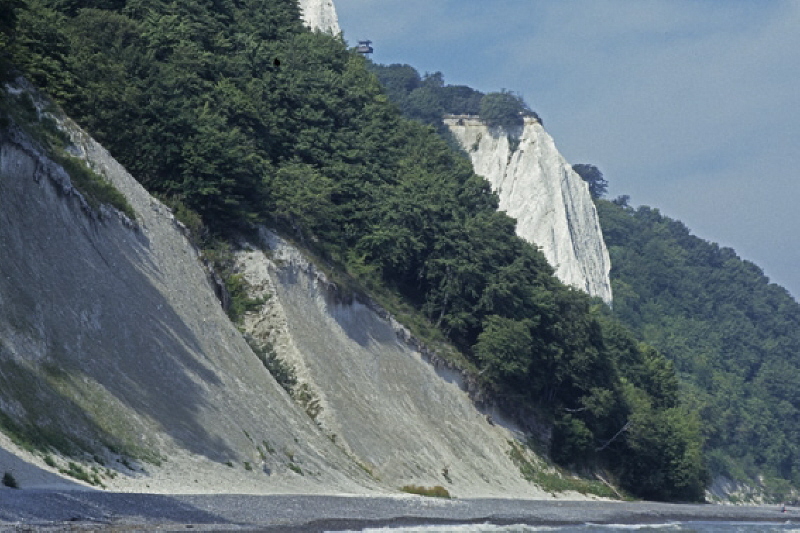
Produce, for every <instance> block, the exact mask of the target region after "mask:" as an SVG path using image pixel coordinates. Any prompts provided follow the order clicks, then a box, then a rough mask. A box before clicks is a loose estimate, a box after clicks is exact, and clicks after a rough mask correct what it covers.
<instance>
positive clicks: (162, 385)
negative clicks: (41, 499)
mask: <svg viewBox="0 0 800 533" xmlns="http://www.w3.org/2000/svg"><path fill="white" fill-rule="evenodd" d="M70 133H71V135H72V139H73V142H74V143H75V146H74V147H73V151H74V152H75V153H79V154H81V155H82V156H83V157H85V158H86V159H88V161H90V163H91V166H92V167H93V168H94V169H95V170H96V171H97V172H98V173H100V174H101V175H103V176H105V177H106V178H107V179H108V180H110V181H111V182H112V183H113V184H114V185H115V186H116V187H117V188H118V189H119V190H120V191H121V192H122V193H123V194H124V195H125V196H126V197H127V199H128V201H129V202H130V204H131V205H132V206H133V208H134V209H135V211H136V213H137V216H136V221H135V223H132V222H131V221H129V220H127V219H125V218H124V217H123V216H121V215H120V214H119V213H117V212H116V211H114V210H112V209H102V210H101V211H94V210H92V209H91V208H89V206H88V205H87V203H86V202H85V200H84V199H83V197H82V196H81V195H80V194H79V193H78V192H77V191H76V190H75V189H74V188H73V187H72V185H71V182H70V179H69V177H68V176H67V174H66V173H65V171H64V170H63V169H62V168H61V167H60V166H58V165H57V164H55V163H53V162H52V161H51V160H50V159H49V158H48V157H47V156H46V154H45V153H43V151H42V150H41V149H40V148H38V147H37V145H36V144H35V143H34V142H32V141H31V140H30V139H29V138H28V137H27V136H25V135H24V134H22V133H21V132H20V131H19V130H17V129H16V128H14V127H12V128H11V129H10V130H9V129H6V130H4V131H0V250H2V252H1V253H0V411H2V412H3V413H6V414H7V415H9V417H10V418H11V419H12V420H14V421H15V422H16V423H17V424H19V425H20V426H21V427H27V428H28V429H29V430H31V431H34V428H38V429H39V430H40V433H41V432H42V431H44V432H49V433H48V435H50V436H49V437H44V438H45V439H48V438H50V439H53V441H54V442H55V441H56V440H57V438H56V437H55V436H58V438H60V436H64V437H66V438H68V439H69V440H70V441H72V442H73V443H79V445H80V443H83V446H84V449H87V450H90V453H95V454H98V453H99V454H101V455H103V453H104V452H102V448H103V447H102V446H101V445H100V443H105V444H108V445H110V446H111V447H112V448H113V449H114V450H117V451H120V452H123V454H127V455H129V456H132V457H134V458H137V457H139V458H150V459H153V460H155V458H157V457H160V458H162V459H166V460H165V461H164V462H163V465H162V467H161V470H165V469H166V470H169V469H170V468H171V467H172V466H174V461H173V460H172V459H174V458H176V457H178V456H186V457H189V458H191V459H192V461H195V463H196V464H197V465H198V468H197V470H196V471H193V472H188V473H186V476H187V478H185V479H182V480H181V479H177V480H176V481H175V484H176V487H177V488H176V487H172V488H170V490H181V484H184V485H185V488H184V489H183V490H184V491H190V492H197V491H200V485H192V484H191V478H189V476H191V477H192V478H194V479H197V478H198V477H201V478H202V476H203V472H202V470H203V468H205V466H201V465H207V466H210V467H213V466H218V467H220V468H219V469H218V470H217V472H216V473H209V475H208V477H207V479H206V480H205V481H207V482H210V483H212V484H213V487H212V488H213V490H220V491H226V490H228V491H234V490H235V491H238V492H242V491H247V492H251V491H264V492H270V491H286V490H304V491H318V490H327V491H330V490H334V491H363V490H364V489H363V486H364V484H366V485H367V486H369V485H372V484H373V483H372V481H371V480H370V479H369V477H368V476H367V475H366V474H365V473H364V472H363V471H362V470H361V469H360V468H358V467H357V466H356V465H355V464H354V463H353V462H352V461H351V460H350V459H349V458H347V457H346V456H345V455H344V454H343V453H341V452H340V450H339V449H338V448H336V447H335V446H333V445H332V443H331V442H330V441H329V440H328V439H326V438H325V437H324V436H323V435H321V433H320V432H319V431H318V429H317V427H316V426H315V425H314V423H313V422H312V421H311V420H310V419H309V418H308V417H307V415H306V414H305V413H303V412H302V410H301V409H299V408H298V407H297V405H296V404H295V403H294V402H293V401H292V400H291V399H290V398H289V397H288V395H287V394H286V393H285V392H284V391H283V390H282V389H281V388H280V387H279V386H278V385H277V383H276V382H275V381H274V380H273V379H272V377H271V376H270V375H269V373H268V372H267V371H266V370H265V368H264V367H263V365H262V364H261V362H260V361H259V360H258V358H257V357H256V356H255V354H253V352H252V351H251V350H250V348H249V347H248V345H247V343H246V342H245V341H244V340H243V338H242V336H241V334H240V333H239V332H238V331H237V329H236V328H235V327H234V326H233V325H232V324H231V323H230V321H229V320H228V318H227V316H226V315H225V313H224V312H223V310H222V309H221V306H220V304H219V302H218V301H217V299H216V297H215V295H214V291H213V289H212V286H211V285H210V283H209V281H208V279H207V274H206V272H205V270H204V268H203V267H202V264H201V261H200V259H199V257H198V253H197V251H196V250H195V249H194V247H193V246H192V245H191V244H190V243H189V241H187V239H186V238H185V237H184V235H183V233H182V229H181V227H180V224H179V223H178V222H177V221H176V220H175V219H174V217H173V216H172V215H171V213H170V212H169V210H168V209H167V208H166V207H164V206H163V205H162V204H161V203H159V202H158V201H156V200H155V199H153V198H152V197H151V196H149V195H148V194H147V193H146V192H145V191H144V189H143V188H142V187H141V186H139V184H138V183H137V182H136V181H135V180H134V179H133V178H132V177H131V176H130V175H129V174H127V173H126V172H125V170H124V169H123V168H121V167H120V166H119V164H118V163H117V162H116V161H114V160H113V159H112V158H111V157H110V156H109V154H108V153H107V152H106V151H105V150H104V149H103V148H102V147H100V146H99V145H98V144H96V143H95V142H94V141H92V140H91V139H90V138H88V136H86V135H85V134H83V133H82V132H81V131H80V130H78V129H77V128H76V127H74V126H73V127H71V128H70ZM5 442H6V443H7V441H5ZM12 451H13V450H12ZM106 458H107V460H110V459H112V458H113V454H108V455H107V456H106ZM131 461H132V459H131ZM228 462H230V464H231V465H233V468H230V467H229V466H225V464H226V463H228ZM245 462H247V463H250V466H251V468H252V470H245V469H244V468H245ZM40 463H41V461H40ZM41 464H42V466H43V463H41ZM111 464H114V465H116V468H117V469H118V470H119V471H120V472H122V473H123V474H126V475H124V476H119V477H118V478H117V480H116V483H122V482H123V481H125V479H127V480H128V481H130V480H134V481H135V479H139V480H140V481H141V484H140V488H141V489H143V490H144V489H145V487H144V486H143V485H144V484H145V483H147V482H148V477H147V476H143V475H142V473H141V471H139V470H138V469H135V470H136V471H135V472H134V471H132V470H130V469H128V468H127V467H123V466H121V465H120V464H118V463H113V462H112V463H111ZM0 466H2V465H0ZM292 467H294V469H292ZM297 468H300V469H302V470H303V472H304V473H308V474H311V475H306V476H301V475H298V473H296V472H295V471H294V470H296V469H297ZM147 469H148V470H150V471H156V470H159V469H158V468H156V467H155V466H152V465H149V464H148V465H147ZM228 471H230V472H231V474H225V473H226V472H228ZM226 476H227V477H226ZM134 478H135V479H134ZM20 481H21V482H22V484H23V486H26V480H25V479H21V480H20ZM202 481H203V479H200V480H199V482H202ZM105 482H106V483H108V484H111V485H112V486H113V485H114V482H112V481H111V480H105Z"/></svg>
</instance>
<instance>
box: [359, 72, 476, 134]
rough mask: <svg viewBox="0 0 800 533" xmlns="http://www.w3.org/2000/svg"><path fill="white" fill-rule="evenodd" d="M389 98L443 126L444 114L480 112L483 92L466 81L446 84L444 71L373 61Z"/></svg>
mask: <svg viewBox="0 0 800 533" xmlns="http://www.w3.org/2000/svg"><path fill="white" fill-rule="evenodd" d="M368 66H369V69H370V71H372V72H374V73H375V74H376V75H377V77H378V80H380V82H381V85H383V86H384V87H385V89H386V94H387V95H388V96H389V99H390V100H391V101H392V102H394V103H395V104H397V106H398V107H399V108H400V110H401V111H402V113H403V115H405V116H406V117H408V118H412V119H415V120H419V121H420V122H423V123H425V124H429V125H431V126H434V127H435V128H441V126H442V115H444V114H451V115H478V114H479V113H480V105H481V99H482V98H483V93H481V92H480V91H476V90H475V89H472V88H471V87H467V86H465V85H445V84H444V77H443V76H442V73H441V72H435V73H433V74H426V75H425V76H424V77H423V76H420V75H419V72H417V70H416V69H415V68H414V67H412V66H411V65H399V64H394V65H377V64H373V63H370V64H369V65H368Z"/></svg>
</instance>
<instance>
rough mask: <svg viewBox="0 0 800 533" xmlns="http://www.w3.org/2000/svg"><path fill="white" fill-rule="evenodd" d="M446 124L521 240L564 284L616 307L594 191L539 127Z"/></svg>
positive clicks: (469, 121)
mask: <svg viewBox="0 0 800 533" xmlns="http://www.w3.org/2000/svg"><path fill="white" fill-rule="evenodd" d="M445 123H446V124H447V126H448V127H449V128H450V131H451V132H452V133H453V134H454V135H455V136H456V138H457V139H458V140H459V142H460V143H461V146H462V147H464V149H465V150H466V151H467V152H468V154H469V156H470V159H471V160H472V165H473V167H474V169H475V172H476V173H477V174H479V175H481V176H483V177H484V178H486V179H487V180H488V181H489V182H490V183H491V184H492V188H493V189H494V191H495V192H497V193H498V195H499V197H500V209H501V210H502V211H505V212H506V213H508V215H509V216H511V217H513V218H515V219H516V220H517V234H518V235H519V236H520V237H522V238H524V239H525V240H527V241H529V242H532V243H534V244H536V245H537V246H539V247H540V248H541V250H542V252H543V253H544V255H545V257H546V258H547V260H548V261H549V262H550V264H551V265H552V267H553V268H554V269H555V271H556V276H558V278H559V279H560V280H561V281H563V282H564V283H566V284H568V285H571V286H573V287H576V288H578V289H581V290H583V291H585V292H587V293H588V294H590V295H591V296H597V297H600V298H602V299H603V301H605V302H606V303H609V304H610V303H611V301H612V294H611V282H610V279H609V272H610V270H611V261H610V259H609V256H608V250H607V249H606V246H605V242H604V241H603V233H602V231H601V229H600V223H599V220H598V217H597V211H596V210H595V207H594V204H593V203H592V199H591V196H590V194H589V189H588V187H587V185H586V183H585V182H584V181H583V180H582V179H581V177H580V176H578V175H577V174H576V173H575V172H574V171H573V170H572V167H571V166H570V164H569V163H567V161H566V160H565V159H564V157H563V156H562V155H561V154H560V153H559V152H558V150H557V149H556V146H555V143H554V142H553V139H552V137H550V135H549V134H548V133H547V132H546V131H545V130H544V128H543V127H542V125H541V123H539V121H537V120H535V119H532V118H528V119H526V121H525V125H524V127H520V128H519V129H518V130H517V131H512V132H507V131H504V130H502V129H499V128H489V127H488V126H486V125H485V124H484V123H483V122H481V121H480V120H479V119H477V118H465V117H460V118H459V117H455V118H447V119H445ZM515 145H516V146H515Z"/></svg>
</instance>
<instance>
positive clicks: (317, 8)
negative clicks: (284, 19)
mask: <svg viewBox="0 0 800 533" xmlns="http://www.w3.org/2000/svg"><path fill="white" fill-rule="evenodd" d="M300 10H301V12H302V14H303V22H305V24H306V26H308V27H309V28H311V29H312V30H319V31H321V32H325V33H330V34H333V35H339V33H341V31H342V30H341V29H340V28H339V17H337V16H336V7H335V6H334V5H333V0H300Z"/></svg>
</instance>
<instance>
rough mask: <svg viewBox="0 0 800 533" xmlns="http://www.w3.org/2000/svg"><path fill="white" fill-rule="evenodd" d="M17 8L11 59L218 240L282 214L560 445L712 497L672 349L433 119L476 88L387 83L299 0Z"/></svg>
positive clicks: (472, 99) (560, 453)
mask: <svg viewBox="0 0 800 533" xmlns="http://www.w3.org/2000/svg"><path fill="white" fill-rule="evenodd" d="M24 4H25V9H23V10H21V11H20V12H19V15H20V19H19V23H18V25H17V30H18V31H17V33H18V34H17V36H16V39H17V40H18V42H19V43H20V48H19V49H18V50H17V51H16V52H14V55H13V60H14V64H15V65H16V66H17V67H18V68H19V69H20V70H21V71H22V72H24V73H25V74H26V75H27V76H29V77H30V79H32V80H33V81H34V82H35V83H36V84H37V85H39V86H40V87H42V88H44V89H46V90H47V91H49V92H50V94H51V95H53V96H54V97H56V98H57V99H58V101H59V102H60V103H61V104H62V105H63V106H64V107H65V109H66V110H67V111H68V113H70V114H71V115H72V116H73V118H75V119H76V120H78V121H79V122H80V123H81V124H82V125H83V126H84V127H86V128H87V129H88V130H89V131H90V132H91V133H92V134H93V135H95V136H96V137H97V138H98V140H100V141H101V142H102V143H103V144H104V145H105V146H106V147H108V148H109V149H110V151H111V152H112V153H113V154H114V156H115V157H116V158H117V159H119V160H120V161H121V162H122V163H123V164H124V165H125V166H126V167H127V168H128V169H129V170H130V171H131V172H132V173H133V174H134V175H135V176H136V177H137V178H138V179H139V180H140V181H141V182H142V183H143V184H144V185H145V186H146V187H148V188H149V189H150V190H151V191H153V192H155V193H158V194H160V195H161V196H162V197H163V198H166V199H168V200H169V201H171V202H172V203H173V205H176V206H178V207H179V208H180V209H181V210H183V211H191V212H195V213H197V214H199V218H201V219H202V221H203V223H204V224H205V225H206V226H207V227H208V228H210V230H211V231H212V232H214V233H216V234H219V235H230V234H235V233H236V232H238V231H240V230H242V229H246V228H248V227H250V225H251V224H253V223H259V222H267V223H271V224H277V225H279V226H280V227H282V228H283V229H284V230H286V231H289V232H291V233H292V234H293V235H294V236H296V237H297V238H298V239H299V240H301V241H302V242H304V243H306V244H307V245H309V246H313V247H314V248H315V249H316V251H317V252H318V253H319V254H321V255H322V256H323V257H324V258H325V259H326V260H327V261H329V262H331V263H332V264H334V265H338V266H339V267H340V268H343V269H347V270H349V272H350V273H351V274H352V275H354V276H357V277H358V278H359V280H360V281H361V282H362V283H363V284H365V285H368V286H380V287H381V288H382V290H383V291H388V292H390V293H392V294H394V295H396V297H398V298H400V299H401V300H402V301H403V302H404V303H405V304H406V305H407V306H409V307H411V308H413V309H414V310H416V313H418V315H420V316H422V317H423V319H424V321H425V322H426V323H427V324H428V325H429V326H430V327H431V328H436V329H437V330H438V331H439V332H440V335H442V336H443V337H445V338H447V339H448V340H449V341H450V342H451V343H453V344H454V345H455V346H457V347H458V348H459V349H460V350H461V351H462V352H463V353H464V354H465V358H466V361H467V362H466V364H467V366H471V367H472V368H473V370H474V371H475V374H476V376H479V377H480V379H481V380H482V382H483V384H484V386H485V387H486V388H488V389H490V390H492V391H493V392H494V395H495V397H496V398H497V399H498V401H500V402H502V403H504V404H505V405H507V406H512V405H513V406H516V407H520V408H522V410H525V409H528V410H536V412H538V413H541V415H540V416H543V417H545V419H547V420H548V421H549V422H551V423H552V424H553V427H554V436H553V439H552V443H551V444H552V448H551V451H552V455H553V457H554V458H555V459H556V460H558V461H560V462H562V463H572V464H576V465H579V466H602V467H607V468H610V469H611V470H612V472H615V473H616V475H617V476H618V477H619V479H620V481H621V482H622V483H623V485H624V486H625V488H626V489H628V490H630V491H631V492H633V493H636V494H641V495H645V496H648V497H653V498H663V499H700V498H701V497H702V490H703V484H704V482H705V477H704V472H705V470H704V465H703V461H702V457H701V456H700V454H699V453H697V450H698V449H699V446H700V437H699V434H698V431H697V428H696V427H695V426H694V425H692V424H691V423H690V421H691V417H690V416H683V414H684V410H683V409H684V408H683V407H682V406H681V405H680V402H679V401H678V398H677V396H676V387H675V382H674V373H673V371H672V367H671V366H670V364H669V363H668V362H667V361H666V360H665V359H664V358H663V357H662V356H661V355H660V354H659V353H658V352H656V351H654V350H652V349H651V348H648V347H646V346H641V345H639V344H638V343H637V342H635V341H634V340H633V337H632V335H631V334H630V333H628V332H627V331H626V330H625V329H624V328H622V327H621V326H619V325H618V324H615V323H614V322H613V321H610V320H609V319H608V318H607V317H604V316H602V313H600V312H599V310H598V308H597V307H595V306H594V305H595V304H593V302H592V301H591V300H590V299H589V298H588V297H587V296H586V295H585V294H583V293H580V292H578V291H576V290H574V289H571V288H568V287H565V286H564V285H562V284H561V283H560V282H558V280H556V279H555V278H554V277H553V275H552V273H553V271H552V268H551V267H550V266H549V265H548V264H547V262H546V260H545V259H544V256H543V255H542V254H541V253H540V252H539V250H538V249H536V248H535V247H534V246H532V245H530V244H528V243H526V242H524V241H523V240H521V239H520V238H518V237H516V236H515V233H514V221H513V220H512V219H510V218H509V217H508V216H506V215H505V214H504V213H501V212H499V211H497V205H498V200H497V197H496V195H495V194H493V193H492V191H491V189H490V187H489V184H488V183H487V182H486V181H485V180H483V179H482V178H480V177H478V176H477V175H475V174H474V173H473V172H472V169H471V166H470V164H469V162H468V161H467V160H466V159H465V158H464V157H462V156H461V155H460V154H458V153H457V152H456V151H454V150H453V149H452V148H451V147H450V145H448V144H447V142H445V141H444V140H443V139H442V138H440V137H439V136H437V135H436V133H435V131H434V128H432V127H430V126H428V125H425V124H424V123H421V122H420V121H422V122H429V121H430V120H432V118H433V117H440V116H441V113H442V111H443V110H445V111H450V112H474V110H475V108H476V104H477V102H478V100H477V95H479V94H480V93H477V91H472V90H471V89H468V88H461V87H448V86H445V85H444V82H443V79H442V76H441V75H440V74H438V73H437V74H433V75H426V76H424V77H420V76H419V75H417V74H415V72H416V71H414V70H413V69H410V68H406V67H405V66H399V67H396V66H392V67H388V70H387V69H381V68H377V72H378V74H379V75H380V76H381V77H382V78H384V79H385V80H387V79H388V81H385V83H386V85H387V89H386V90H384V89H383V88H382V87H381V85H380V83H379V82H378V78H377V77H376V76H375V75H374V74H372V73H371V72H370V67H369V64H368V62H367V61H366V60H365V59H364V58H363V57H361V56H359V55H358V54H356V53H354V52H352V51H350V50H348V49H347V47H346V45H345V43H344V42H343V41H342V40H341V39H340V38H337V37H332V36H330V35H326V34H322V33H319V32H309V31H307V30H305V29H304V28H303V27H302V25H301V24H300V19H299V14H298V8H297V4H296V3H295V2H294V1H290V0H237V1H234V0H203V1H199V2H198V1H196V0H175V1H173V2H169V3H167V2H161V1H158V0H127V1H125V0H105V1H103V0H97V1H95V2H92V3H91V6H89V5H88V4H86V3H79V2H73V1H67V0H25V2H24ZM372 68H375V67H372ZM398 94H399V95H403V97H404V98H405V100H404V101H405V102H406V103H407V106H408V109H405V111H406V112H407V113H408V114H410V115H412V116H415V117H416V118H418V119H420V121H413V120H407V119H404V118H403V117H402V115H401V112H400V110H399V109H398V107H397V106H396V105H395V104H394V103H392V102H391V100H390V97H391V96H392V95H398ZM496 94H497V95H499V96H491V98H489V96H490V95H487V97H482V98H481V101H480V104H479V105H480V111H481V113H484V112H485V113H488V116H489V118H491V119H492V120H498V121H500V122H502V121H503V120H505V119H504V118H503V117H504V116H506V115H507V113H506V114H505V115H504V113H505V111H503V112H500V111H497V113H495V111H496V110H495V107H497V109H500V110H501V111H502V109H505V108H504V107H503V106H504V105H505V104H509V105H510V107H508V106H506V107H508V109H511V108H513V113H515V115H514V117H515V119H517V118H519V116H520V115H519V112H520V111H523V112H524V111H525V109H526V107H525V106H524V103H522V102H521V99H519V98H518V97H517V96H515V95H512V94H511V93H506V92H503V93H496ZM486 98H489V100H488V101H486ZM493 100H497V102H494V101H493ZM489 104H491V105H489ZM500 104H503V105H500ZM401 107H402V104H401ZM484 107H486V110H484ZM501 108H502V109H501ZM492 113H495V114H494V115H493V114H492ZM509 116H510V115H509ZM492 117H493V118H492ZM437 120H438V118H437ZM565 450H570V453H566V452H565ZM573 452H575V453H576V454H577V455H575V454H573ZM653 468H656V469H657V471H658V472H659V473H660V474H659V475H655V474H654V473H653V471H652V469H653Z"/></svg>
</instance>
